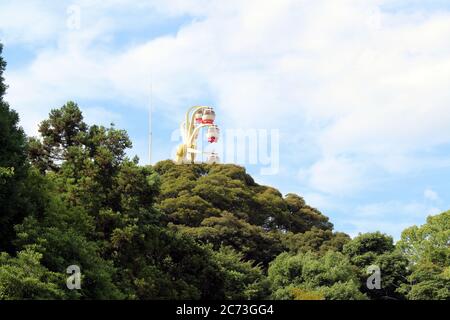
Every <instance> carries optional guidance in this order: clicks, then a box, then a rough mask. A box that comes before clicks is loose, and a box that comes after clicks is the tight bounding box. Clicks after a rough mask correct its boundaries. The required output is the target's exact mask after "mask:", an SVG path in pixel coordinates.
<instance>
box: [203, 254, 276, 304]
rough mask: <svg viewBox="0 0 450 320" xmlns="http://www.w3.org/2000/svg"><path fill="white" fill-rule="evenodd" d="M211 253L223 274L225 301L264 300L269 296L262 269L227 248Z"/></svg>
mask: <svg viewBox="0 0 450 320" xmlns="http://www.w3.org/2000/svg"><path fill="white" fill-rule="evenodd" d="M211 252H212V255H213V259H214V261H215V262H216V263H217V264H218V265H219V267H220V270H221V272H222V273H223V277H224V295H225V299H228V300H252V299H262V298H265V297H266V296H267V295H268V294H269V293H268V287H267V285H268V283H267V282H266V281H265V278H264V274H263V271H262V269H261V268H260V267H259V266H254V263H253V262H252V261H245V260H244V255H243V254H242V253H240V252H238V251H236V250H234V249H233V248H231V247H226V246H222V247H221V248H220V249H219V250H217V251H214V250H212V251H211Z"/></svg>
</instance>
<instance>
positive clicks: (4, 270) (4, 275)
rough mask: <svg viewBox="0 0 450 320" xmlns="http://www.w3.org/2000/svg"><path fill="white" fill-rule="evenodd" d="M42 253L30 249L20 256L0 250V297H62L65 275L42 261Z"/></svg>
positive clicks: (11, 298)
mask: <svg viewBox="0 0 450 320" xmlns="http://www.w3.org/2000/svg"><path fill="white" fill-rule="evenodd" d="M41 258H42V255H41V254H39V253H37V252H35V251H33V250H32V249H27V250H24V251H20V252H19V253H18V254H17V257H15V258H13V257H10V256H9V255H8V254H7V253H1V254H0V300H19V299H35V300H36V299H37V300H44V299H62V298H63V297H64V292H63V291H62V290H61V289H60V286H59V284H60V283H63V281H64V280H63V279H64V278H63V276H62V275H61V274H57V273H54V272H50V271H48V270H47V269H46V268H44V267H43V266H42V265H41V264H40V260H41Z"/></svg>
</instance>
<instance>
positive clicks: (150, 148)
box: [148, 74, 153, 165]
mask: <svg viewBox="0 0 450 320" xmlns="http://www.w3.org/2000/svg"><path fill="white" fill-rule="evenodd" d="M152 113H153V75H152V74H150V105H149V110H148V164H149V165H151V164H152V139H153V133H152Z"/></svg>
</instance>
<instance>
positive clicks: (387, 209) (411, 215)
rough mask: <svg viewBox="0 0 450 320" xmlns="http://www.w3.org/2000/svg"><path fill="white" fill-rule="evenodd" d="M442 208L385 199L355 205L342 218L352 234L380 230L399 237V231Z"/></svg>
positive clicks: (414, 202) (416, 202)
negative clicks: (350, 213) (347, 214)
mask: <svg viewBox="0 0 450 320" xmlns="http://www.w3.org/2000/svg"><path fill="white" fill-rule="evenodd" d="M441 212H442V210H441V209H439V208H437V207H435V206H430V205H427V204H425V203H422V202H418V201H413V202H400V201H387V202H379V203H370V204H365V205H361V206H358V207H356V209H355V211H354V213H353V214H352V215H351V216H350V217H345V218H343V219H342V221H341V224H347V225H348V226H349V227H350V229H352V230H355V231H354V232H351V234H352V236H354V235H356V234H357V233H359V232H361V233H364V232H375V231H382V232H384V233H388V234H390V235H393V236H394V238H395V239H399V238H400V234H401V232H402V231H403V230H404V229H405V228H407V227H410V226H412V225H417V224H423V223H424V221H425V219H426V217H427V216H430V215H436V214H439V213H441Z"/></svg>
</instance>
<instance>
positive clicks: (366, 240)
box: [343, 232, 408, 299]
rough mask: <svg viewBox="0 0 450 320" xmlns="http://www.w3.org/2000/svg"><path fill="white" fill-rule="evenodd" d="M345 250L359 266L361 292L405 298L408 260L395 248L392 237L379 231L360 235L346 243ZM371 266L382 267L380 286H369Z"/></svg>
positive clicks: (379, 296)
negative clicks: (403, 287) (370, 287)
mask: <svg viewBox="0 0 450 320" xmlns="http://www.w3.org/2000/svg"><path fill="white" fill-rule="evenodd" d="M343 252H344V254H346V255H347V256H348V257H349V258H350V261H351V262H352V264H353V265H355V266H356V267H357V268H358V274H359V277H360V283H361V288H360V289H361V291H362V292H364V293H366V294H367V295H368V296H369V297H370V298H372V299H382V298H383V299H385V298H395V299H402V298H404V296H403V294H402V293H401V290H400V286H401V284H402V283H403V282H404V281H405V280H406V277H407V276H408V260H407V259H406V258H405V257H404V256H403V255H402V254H401V253H400V252H398V251H397V250H395V245H394V242H393V239H392V237H390V236H388V235H385V234H382V233H380V232H374V233H364V234H360V235H358V236H357V237H355V238H354V239H353V240H351V241H349V242H348V243H346V244H345V245H344V247H343ZM371 265H375V266H378V267H379V268H380V272H381V289H368V288H367V286H366V280H367V278H368V277H369V275H370V274H368V273H367V270H368V267H369V266H371Z"/></svg>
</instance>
